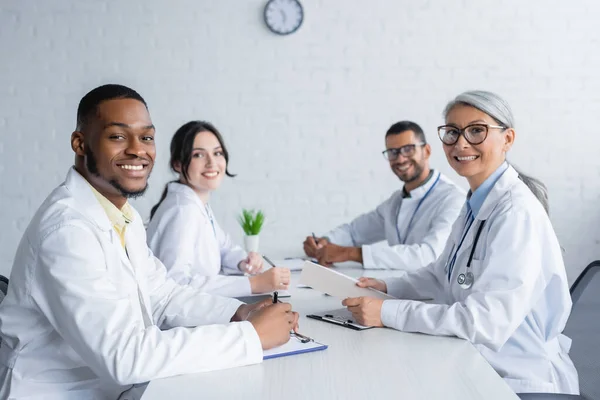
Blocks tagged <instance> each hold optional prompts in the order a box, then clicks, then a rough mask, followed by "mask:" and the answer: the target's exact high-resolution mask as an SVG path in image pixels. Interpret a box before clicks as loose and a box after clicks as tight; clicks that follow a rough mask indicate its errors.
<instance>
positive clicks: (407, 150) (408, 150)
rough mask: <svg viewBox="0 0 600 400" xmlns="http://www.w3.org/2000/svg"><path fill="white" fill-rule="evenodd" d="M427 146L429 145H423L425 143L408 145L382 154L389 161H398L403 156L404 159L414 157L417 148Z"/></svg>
mask: <svg viewBox="0 0 600 400" xmlns="http://www.w3.org/2000/svg"><path fill="white" fill-rule="evenodd" d="M426 144H427V143H423V142H421V143H414V144H407V145H405V146H402V147H397V148H394V149H387V150H384V151H382V152H381V154H383V157H384V158H385V159H386V160H388V161H396V160H397V159H398V156H402V157H410V156H412V155H413V154H415V149H416V148H417V146H425V145H426Z"/></svg>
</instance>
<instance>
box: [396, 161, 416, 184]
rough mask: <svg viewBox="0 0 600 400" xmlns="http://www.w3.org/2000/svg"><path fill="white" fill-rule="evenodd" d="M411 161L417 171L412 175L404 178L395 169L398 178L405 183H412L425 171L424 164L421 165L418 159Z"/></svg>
mask: <svg viewBox="0 0 600 400" xmlns="http://www.w3.org/2000/svg"><path fill="white" fill-rule="evenodd" d="M411 163H412V165H413V167H414V170H415V173H414V174H412V175H411V176H409V177H408V178H402V177H401V176H399V175H398V174H397V171H394V172H395V173H396V176H398V178H399V179H400V180H401V181H402V182H404V183H410V182H414V181H416V180H417V179H419V178H420V177H421V174H422V173H423V166H421V165H419V163H418V162H416V161H411ZM394 168H395V167H394Z"/></svg>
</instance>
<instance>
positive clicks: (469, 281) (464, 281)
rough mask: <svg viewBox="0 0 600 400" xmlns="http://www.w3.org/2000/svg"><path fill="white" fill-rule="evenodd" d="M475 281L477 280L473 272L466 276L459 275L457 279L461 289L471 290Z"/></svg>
mask: <svg viewBox="0 0 600 400" xmlns="http://www.w3.org/2000/svg"><path fill="white" fill-rule="evenodd" d="M474 280H475V278H474V276H473V273H472V272H471V271H469V272H467V273H465V274H459V275H458V278H456V281H457V282H458V284H459V285H460V287H461V288H463V289H470V288H471V286H473V281H474Z"/></svg>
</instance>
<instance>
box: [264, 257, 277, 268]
mask: <svg viewBox="0 0 600 400" xmlns="http://www.w3.org/2000/svg"><path fill="white" fill-rule="evenodd" d="M263 258H264V259H265V261H266V262H268V263H269V265H270V266H271V267H273V268H275V264H273V261H271V260H269V257H267V256H265V255H264V254H263Z"/></svg>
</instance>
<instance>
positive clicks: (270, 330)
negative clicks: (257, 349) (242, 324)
mask: <svg viewBox="0 0 600 400" xmlns="http://www.w3.org/2000/svg"><path fill="white" fill-rule="evenodd" d="M248 321H250V322H251V323H252V325H253V326H254V329H256V333H258V337H259V338H260V343H261V344H262V348H263V350H268V349H272V348H273V347H277V346H281V345H282V344H285V343H287V342H288V340H290V331H292V330H294V331H296V330H297V329H298V313H296V312H293V311H292V305H291V304H288V303H277V304H271V305H268V306H266V307H263V308H261V309H259V310H258V311H254V312H252V313H251V314H250V316H249V318H248Z"/></svg>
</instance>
